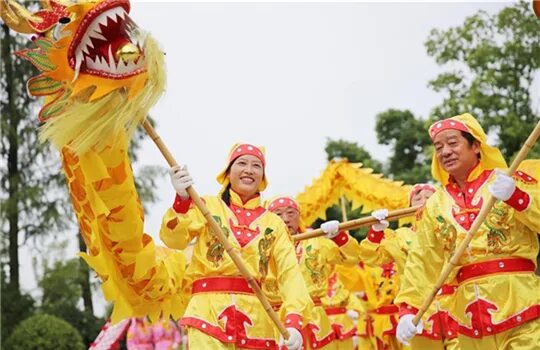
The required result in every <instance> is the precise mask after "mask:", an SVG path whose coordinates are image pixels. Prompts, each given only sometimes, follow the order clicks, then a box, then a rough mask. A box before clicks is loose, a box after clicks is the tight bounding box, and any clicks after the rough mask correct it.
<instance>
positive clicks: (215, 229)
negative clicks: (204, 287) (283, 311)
mask: <svg viewBox="0 0 540 350" xmlns="http://www.w3.org/2000/svg"><path fill="white" fill-rule="evenodd" d="M143 127H144V129H145V130H146V132H147V133H148V135H149V136H150V138H151V139H152V140H153V141H154V143H155V144H156V146H157V147H158V148H159V150H160V151H161V153H162V154H163V156H164V157H165V160H166V161H167V163H168V164H169V166H170V167H173V166H176V165H178V163H177V162H176V160H175V159H174V157H173V156H172V154H171V153H170V152H169V149H168V148H167V146H166V145H165V143H163V141H162V140H161V138H160V137H159V135H158V134H157V132H156V130H155V129H154V128H153V127H152V125H151V124H150V122H148V120H145V121H144V122H143ZM187 192H188V194H189V196H190V197H191V200H192V201H193V203H194V204H195V205H196V206H197V208H198V209H199V210H200V211H201V213H202V214H203V215H204V217H205V218H206V221H207V222H208V225H209V226H210V229H211V231H212V232H213V233H214V234H215V235H216V237H217V238H218V239H219V241H220V242H221V243H222V244H223V246H224V247H225V250H226V251H227V253H228V254H229V256H230V257H231V260H232V261H233V262H234V264H235V265H236V266H237V267H238V270H240V273H241V274H242V276H244V278H245V279H246V280H247V282H248V283H249V285H250V287H251V289H253V291H255V294H256V295H257V298H259V301H260V302H261V304H262V305H263V307H264V310H265V311H266V313H267V314H268V316H269V317H270V319H272V322H274V324H275V325H276V327H277V328H278V330H279V332H280V333H281V335H282V336H283V338H285V339H288V338H289V332H288V331H287V329H286V328H285V327H284V326H283V325H282V324H281V322H280V320H279V317H278V315H277V314H276V312H275V311H274V309H272V306H271V305H270V303H269V302H268V299H267V298H266V296H265V295H264V294H263V292H262V290H261V287H260V286H259V284H258V283H257V281H256V280H255V278H253V276H251V274H250V272H249V271H248V270H247V268H246V266H245V265H244V262H243V261H242V258H241V257H240V256H239V255H238V253H237V252H236V251H235V250H234V248H233V246H232V245H231V243H230V242H229V240H228V239H227V237H226V236H225V234H224V233H223V231H222V230H221V227H220V226H219V225H218V224H217V222H216V221H215V220H214V218H213V217H212V215H211V214H210V212H209V211H208V208H207V207H206V205H205V204H204V202H203V201H202V199H201V197H200V196H199V194H198V193H197V191H195V188H193V186H190V187H188V188H187Z"/></svg>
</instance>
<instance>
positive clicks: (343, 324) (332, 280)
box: [321, 271, 363, 350]
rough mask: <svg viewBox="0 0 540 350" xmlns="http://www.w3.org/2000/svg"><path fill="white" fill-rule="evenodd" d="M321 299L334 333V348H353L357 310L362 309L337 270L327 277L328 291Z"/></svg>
mask: <svg viewBox="0 0 540 350" xmlns="http://www.w3.org/2000/svg"><path fill="white" fill-rule="evenodd" d="M321 301H322V304H323V306H324V309H325V311H326V314H327V315H328V318H329V319H330V323H331V324H332V328H333V329H334V333H335V334H336V340H335V341H334V343H335V346H336V349H338V350H341V349H354V345H353V337H354V336H355V335H356V331H357V326H356V322H357V321H358V318H359V312H358V311H357V310H362V309H363V306H362V303H361V302H360V300H359V299H358V298H357V297H356V296H355V295H354V294H353V293H351V292H350V291H349V290H348V289H347V288H345V286H344V285H343V283H342V282H341V281H340V280H339V276H338V274H337V272H335V271H334V272H332V274H331V275H330V276H329V277H328V292H327V294H326V296H325V297H323V298H321Z"/></svg>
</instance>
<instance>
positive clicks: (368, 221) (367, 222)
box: [292, 206, 421, 242]
mask: <svg viewBox="0 0 540 350" xmlns="http://www.w3.org/2000/svg"><path fill="white" fill-rule="evenodd" d="M420 207H421V206H415V207H410V208H403V209H397V210H394V211H391V212H389V213H388V217H387V218H386V220H388V221H393V220H397V219H401V218H404V217H407V216H412V215H414V214H415V213H416V211H417V210H418V209H420ZM378 222H379V220H377V219H375V218H374V217H372V216H365V217H363V218H360V219H354V220H349V221H346V222H342V223H341V224H339V229H340V230H341V231H345V230H354V229H357V228H359V227H365V226H371V225H373V224H376V223H378ZM324 235H325V233H324V232H323V230H322V229H320V228H318V229H316V230H313V231H309V232H306V233H300V234H297V235H294V236H293V237H292V238H293V240H294V241H295V242H296V241H302V240H304V239H309V238H315V237H320V236H324Z"/></svg>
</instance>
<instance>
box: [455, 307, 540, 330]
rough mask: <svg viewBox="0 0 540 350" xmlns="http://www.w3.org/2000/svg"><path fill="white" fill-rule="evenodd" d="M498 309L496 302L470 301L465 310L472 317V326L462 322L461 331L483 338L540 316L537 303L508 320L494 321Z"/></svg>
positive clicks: (539, 308)
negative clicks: (493, 315)
mask: <svg viewBox="0 0 540 350" xmlns="http://www.w3.org/2000/svg"><path fill="white" fill-rule="evenodd" d="M497 310H498V308H497V306H496V305H495V304H493V303H491V302H489V301H487V300H484V299H477V300H475V301H474V302H472V303H470V304H469V305H468V306H467V308H466V309H465V312H466V313H467V314H469V315H470V317H471V327H468V326H466V325H462V324H460V325H459V333H460V334H464V335H466V336H468V337H471V338H481V337H483V336H489V335H493V334H497V333H501V332H504V331H507V330H509V329H512V328H515V327H518V326H520V325H522V324H524V323H525V322H528V321H531V320H534V319H537V318H540V305H539V304H537V305H532V306H529V307H528V308H526V309H524V310H523V311H521V312H519V313H517V314H514V315H512V316H511V317H509V318H507V319H506V320H503V321H498V322H497V323H493V320H492V319H491V315H492V314H493V313H495V312H497Z"/></svg>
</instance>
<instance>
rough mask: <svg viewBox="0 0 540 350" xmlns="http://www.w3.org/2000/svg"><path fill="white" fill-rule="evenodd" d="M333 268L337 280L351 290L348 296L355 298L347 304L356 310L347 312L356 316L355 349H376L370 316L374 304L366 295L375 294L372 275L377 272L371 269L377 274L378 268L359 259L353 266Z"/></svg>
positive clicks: (375, 287)
mask: <svg viewBox="0 0 540 350" xmlns="http://www.w3.org/2000/svg"><path fill="white" fill-rule="evenodd" d="M335 270H336V273H337V275H338V278H339V281H340V282H341V283H342V284H343V286H344V287H345V288H346V289H347V290H349V291H350V292H351V296H350V298H351V299H352V298H355V300H354V301H352V302H351V303H350V304H349V307H350V308H351V309H352V310H353V311H356V312H357V315H354V314H353V313H350V312H348V313H349V315H350V316H352V318H357V320H356V342H357V343H358V346H357V349H361V350H377V338H376V337H375V333H374V330H373V317H372V314H373V311H374V310H375V309H376V306H375V305H374V304H373V303H372V302H371V300H368V295H371V296H372V297H374V296H375V295H376V290H377V288H378V285H377V284H376V283H375V281H374V280H373V277H372V276H374V275H377V272H373V270H378V274H380V268H379V267H376V268H375V267H371V266H367V265H366V264H364V262H362V261H361V262H360V263H358V264H357V265H355V266H345V265H337V266H336V269H335ZM374 301H376V300H374Z"/></svg>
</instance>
